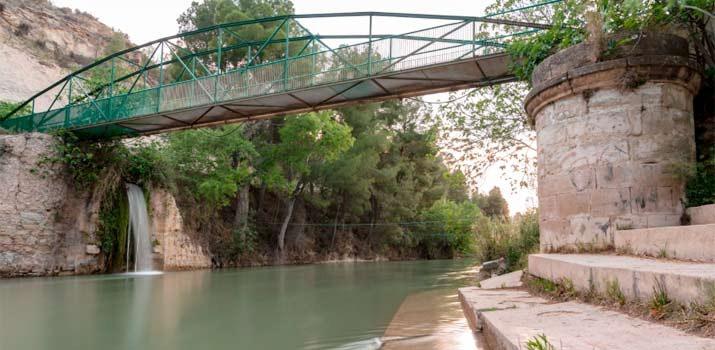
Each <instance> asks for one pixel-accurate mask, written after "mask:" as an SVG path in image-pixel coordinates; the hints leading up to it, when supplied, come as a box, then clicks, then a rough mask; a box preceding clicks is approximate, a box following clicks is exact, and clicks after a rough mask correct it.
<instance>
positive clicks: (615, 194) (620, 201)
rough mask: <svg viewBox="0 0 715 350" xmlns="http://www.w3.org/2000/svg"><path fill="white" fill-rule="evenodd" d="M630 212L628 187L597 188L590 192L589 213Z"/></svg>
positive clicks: (608, 214)
mask: <svg viewBox="0 0 715 350" xmlns="http://www.w3.org/2000/svg"><path fill="white" fill-rule="evenodd" d="M630 213H631V198H630V190H629V189H628V188H620V189H599V190H595V191H593V192H592V193H591V214H592V215H595V216H613V215H624V214H630Z"/></svg>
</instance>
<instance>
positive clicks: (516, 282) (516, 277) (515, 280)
mask: <svg viewBox="0 0 715 350" xmlns="http://www.w3.org/2000/svg"><path fill="white" fill-rule="evenodd" d="M523 275H524V271H522V270H519V271H514V272H510V273H506V274H503V275H500V276H496V277H492V278H488V279H485V280H482V281H479V288H481V289H504V288H519V287H521V286H522V284H523V283H522V282H521V277H522V276H523Z"/></svg>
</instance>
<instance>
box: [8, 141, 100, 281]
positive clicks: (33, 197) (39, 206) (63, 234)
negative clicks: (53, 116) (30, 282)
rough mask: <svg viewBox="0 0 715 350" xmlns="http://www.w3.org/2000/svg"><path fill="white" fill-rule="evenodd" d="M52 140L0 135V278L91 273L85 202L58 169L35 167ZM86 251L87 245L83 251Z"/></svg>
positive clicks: (93, 253)
mask: <svg viewBox="0 0 715 350" xmlns="http://www.w3.org/2000/svg"><path fill="white" fill-rule="evenodd" d="M54 142H55V141H54V139H53V138H52V137H51V136H49V135H44V134H25V135H0V277H12V276H44V275H56V274H81V273H92V272H96V271H98V270H99V269H100V268H101V261H100V257H99V256H98V255H97V253H98V250H96V246H94V245H92V244H93V243H94V242H92V240H91V237H90V235H88V234H86V231H83V230H85V229H87V228H88V227H90V226H91V224H90V223H89V221H90V220H91V214H90V210H89V208H90V206H89V205H88V204H87V203H88V200H87V198H86V197H82V196H80V195H78V194H77V193H75V192H74V191H73V190H72V189H71V187H70V186H68V185H67V182H66V181H65V179H64V178H63V176H62V173H63V172H62V169H61V168H59V167H49V166H43V167H39V166H38V165H37V162H38V161H39V160H40V159H41V158H42V157H43V156H44V155H47V154H49V153H51V152H52V150H53V143H54ZM87 245H90V246H89V247H88V246H87Z"/></svg>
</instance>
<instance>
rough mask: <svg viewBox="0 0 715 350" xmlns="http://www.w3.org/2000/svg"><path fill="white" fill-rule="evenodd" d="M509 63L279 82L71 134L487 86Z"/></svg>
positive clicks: (142, 130) (117, 132)
mask: <svg viewBox="0 0 715 350" xmlns="http://www.w3.org/2000/svg"><path fill="white" fill-rule="evenodd" d="M509 62H510V60H509V57H508V55H507V54H503V53H500V54H494V55H489V56H479V57H475V58H469V59H463V60H460V61H457V62H449V63H445V64H436V65H431V66H426V67H420V68H416V69H411V70H405V71H399V72H388V73H385V74H381V75H376V76H371V77H362V78H356V79H351V80H347V81H341V82H336V83H330V84H323V85H317V86H310V87H306V88H301V89H294V90H288V91H284V89H283V85H284V83H283V82H276V83H271V84H264V86H261V87H259V89H261V90H264V93H262V94H260V95H259V96H253V97H246V98H238V99H233V100H229V101H226V102H222V103H208V104H205V105H202V106H199V107H192V108H184V109H177V110H172V111H170V112H165V113H152V114H147V115H142V116H137V117H132V118H127V119H124V120H122V121H114V122H107V123H103V124H96V125H92V126H89V127H79V128H74V129H73V130H74V131H75V132H76V133H77V134H78V135H79V136H81V137H85V138H92V137H93V136H98V135H102V136H106V135H113V136H125V135H126V136H131V135H147V134H154V133H163V132H166V131H171V130H181V129H189V128H197V127H205V126H211V125H220V124H229V123H236V122H243V121H249V120H258V119H263V118H270V117H273V116H279V115H287V114H297V113H305V112H310V111H316V110H321V109H330V108H336V107H341V106H349V105H355V104H362V103H371V102H379V101H384V100H388V99H393V98H404V97H413V96H421V95H427V94H432V93H438V92H446V91H454V90H460V89H465V88H472V87H479V86H487V85H492V84H497V83H504V82H509V81H513V80H514V76H513V75H512V74H511V73H510V71H509ZM272 91H276V92H272Z"/></svg>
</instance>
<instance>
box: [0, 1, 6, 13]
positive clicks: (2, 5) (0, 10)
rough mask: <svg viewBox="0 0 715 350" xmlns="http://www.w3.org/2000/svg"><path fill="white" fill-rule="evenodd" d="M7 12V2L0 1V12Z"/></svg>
mask: <svg viewBox="0 0 715 350" xmlns="http://www.w3.org/2000/svg"><path fill="white" fill-rule="evenodd" d="M4 12H5V4H3V3H1V2H0V14H2V13H4Z"/></svg>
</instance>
